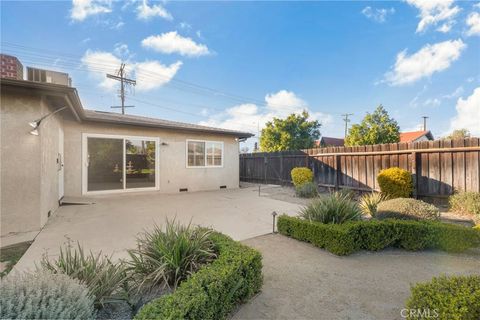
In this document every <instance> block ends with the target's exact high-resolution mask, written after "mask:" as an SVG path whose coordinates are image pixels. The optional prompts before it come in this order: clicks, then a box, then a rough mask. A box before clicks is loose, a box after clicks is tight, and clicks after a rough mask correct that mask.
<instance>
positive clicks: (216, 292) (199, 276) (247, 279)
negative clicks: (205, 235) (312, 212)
mask: <svg viewBox="0 0 480 320" xmlns="http://www.w3.org/2000/svg"><path fill="white" fill-rule="evenodd" d="M210 238H211V239H212V241H213V242H214V243H215V245H216V249H217V250H216V251H217V252H218V258H217V259H216V260H214V261H213V262H212V263H210V264H208V265H205V266H204V267H202V268H201V269H200V270H199V271H197V272H196V273H194V274H193V275H192V276H190V277H189V278H188V279H187V280H185V281H183V282H182V283H181V284H180V286H179V287H178V288H177V290H176V291H175V292H174V293H172V294H168V295H165V296H162V297H160V298H159V299H156V300H153V301H152V302H150V303H148V304H146V305H145V306H144V307H142V308H141V309H140V311H139V312H138V314H137V315H136V316H135V319H137V320H139V319H225V318H226V317H227V316H228V314H229V313H230V312H231V311H232V310H233V308H234V307H235V306H236V305H237V304H238V303H242V302H245V301H247V300H248V299H250V298H251V297H252V296H253V295H254V294H255V293H257V292H258V291H259V290H260V288H261V286H262V282H263V278H262V255H261V254H260V253H259V252H258V251H257V250H255V249H252V248H249V247H247V246H245V245H242V244H241V243H239V242H236V241H233V240H232V239H231V238H230V237H228V236H225V235H223V234H221V233H217V232H214V233H212V235H211V236H210Z"/></svg>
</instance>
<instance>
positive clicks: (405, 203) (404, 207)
mask: <svg viewBox="0 0 480 320" xmlns="http://www.w3.org/2000/svg"><path fill="white" fill-rule="evenodd" d="M376 218H378V219H407V220H438V219H439V218H440V211H438V209H437V207H435V206H434V205H432V204H429V203H426V202H424V201H421V200H417V199H413V198H395V199H390V200H386V201H382V202H380V203H379V204H378V206H377V213H376Z"/></svg>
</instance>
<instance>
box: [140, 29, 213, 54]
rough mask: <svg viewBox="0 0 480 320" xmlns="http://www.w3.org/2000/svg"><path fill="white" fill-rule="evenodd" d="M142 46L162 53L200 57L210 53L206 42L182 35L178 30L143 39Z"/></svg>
mask: <svg viewBox="0 0 480 320" xmlns="http://www.w3.org/2000/svg"><path fill="white" fill-rule="evenodd" d="M142 46H143V47H145V48H150V49H153V50H155V51H158V52H161V53H179V54H180V55H182V56H191V57H198V56H203V55H207V54H209V53H210V51H209V50H208V47H207V46H206V45H204V44H200V43H196V42H195V41H193V40H192V39H191V38H187V37H182V36H181V35H179V34H178V33H177V32H176V31H171V32H167V33H162V34H160V35H156V36H149V37H147V38H145V39H143V40H142Z"/></svg>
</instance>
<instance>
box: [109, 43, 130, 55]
mask: <svg viewBox="0 0 480 320" xmlns="http://www.w3.org/2000/svg"><path fill="white" fill-rule="evenodd" d="M113 53H115V55H116V56H117V57H121V58H127V57H128V56H129V55H130V50H129V49H128V45H126V44H125V43H121V42H119V43H116V44H115V46H114V49H113Z"/></svg>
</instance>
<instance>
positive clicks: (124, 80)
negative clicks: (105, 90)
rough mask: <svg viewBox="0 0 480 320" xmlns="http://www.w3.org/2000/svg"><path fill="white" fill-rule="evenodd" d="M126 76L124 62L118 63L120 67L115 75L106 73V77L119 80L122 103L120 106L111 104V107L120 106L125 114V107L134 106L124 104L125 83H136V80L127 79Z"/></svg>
mask: <svg viewBox="0 0 480 320" xmlns="http://www.w3.org/2000/svg"><path fill="white" fill-rule="evenodd" d="M126 76H127V75H126V73H125V63H123V62H122V64H121V65H120V69H118V71H117V74H116V75H113V74H108V73H107V78H110V79H113V80H117V81H120V100H121V102H122V105H121V106H111V108H114V109H115V108H122V114H125V108H133V107H134V106H126V105H125V85H132V86H134V85H136V84H137V81H135V80H133V79H128V78H127V77H126Z"/></svg>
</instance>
